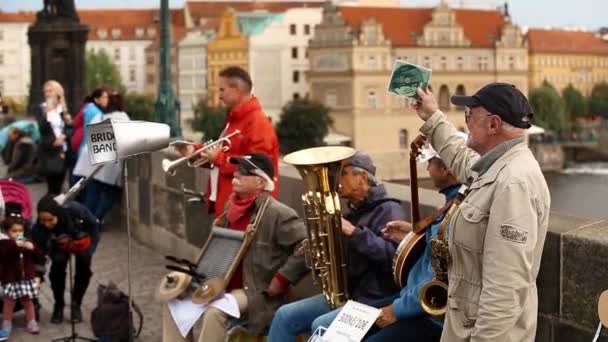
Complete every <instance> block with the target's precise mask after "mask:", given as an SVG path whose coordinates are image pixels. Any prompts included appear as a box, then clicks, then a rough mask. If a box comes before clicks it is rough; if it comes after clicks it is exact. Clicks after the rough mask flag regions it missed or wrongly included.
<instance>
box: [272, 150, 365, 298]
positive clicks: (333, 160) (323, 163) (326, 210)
mask: <svg viewBox="0 0 608 342" xmlns="http://www.w3.org/2000/svg"><path fill="white" fill-rule="evenodd" d="M355 152H356V151H355V150H354V149H352V148H350V147H343V146H326V147H315V148H309V149H305V150H300V151H296V152H293V153H290V154H288V155H286V156H285V158H283V160H284V161H285V162H286V163H288V164H292V165H294V166H295V167H296V168H297V169H298V171H299V172H300V175H301V176H302V179H303V180H304V187H305V190H304V194H303V195H302V202H303V203H304V212H305V216H306V226H307V231H308V251H307V256H308V257H309V258H310V260H311V264H312V265H311V268H312V275H313V279H314V280H315V282H316V281H317V280H318V279H320V280H321V285H322V287H323V294H324V295H325V299H326V301H327V303H328V304H329V306H331V307H332V308H337V307H340V306H342V305H343V304H345V303H346V301H347V300H348V297H349V294H348V284H347V273H346V262H345V259H346V257H345V255H344V246H343V241H342V216H341V212H340V198H339V197H338V188H339V186H340V173H341V172H342V162H343V161H344V160H346V159H347V158H350V157H351V156H352V155H353V154H355Z"/></svg>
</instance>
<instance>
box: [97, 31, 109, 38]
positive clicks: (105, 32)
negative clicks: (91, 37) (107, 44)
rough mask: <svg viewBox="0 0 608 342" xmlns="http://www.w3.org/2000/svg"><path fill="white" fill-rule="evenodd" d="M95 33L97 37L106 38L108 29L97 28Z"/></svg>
mask: <svg viewBox="0 0 608 342" xmlns="http://www.w3.org/2000/svg"><path fill="white" fill-rule="evenodd" d="M97 35H98V36H99V38H101V39H106V37H107V36H108V31H107V30H105V29H98V30H97Z"/></svg>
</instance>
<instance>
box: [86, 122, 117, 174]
mask: <svg viewBox="0 0 608 342" xmlns="http://www.w3.org/2000/svg"><path fill="white" fill-rule="evenodd" d="M87 139H88V142H87V143H88V148H89V158H90V159H91V164H93V165H95V164H100V163H108V162H114V161H117V160H118V152H117V151H116V137H115V136H114V128H113V127H112V122H111V121H110V120H106V121H104V122H100V123H97V124H92V125H88V126H87Z"/></svg>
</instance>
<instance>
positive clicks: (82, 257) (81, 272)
mask: <svg viewBox="0 0 608 342" xmlns="http://www.w3.org/2000/svg"><path fill="white" fill-rule="evenodd" d="M92 255H93V254H92V253H89V252H85V253H80V254H74V259H75V262H74V264H73V267H74V268H73V270H74V274H73V277H74V288H73V290H72V303H73V304H74V305H77V306H80V304H81V303H82V298H84V294H85V292H86V291H87V287H89V281H90V280H91V276H92V275H93V272H92V271H91V259H92ZM69 256H70V254H68V253H65V252H58V253H57V254H55V255H54V256H53V257H52V263H51V271H50V272H49V280H50V282H51V289H52V290H53V297H55V305H56V306H64V304H65V300H64V292H65V278H66V270H67V268H68V260H69Z"/></svg>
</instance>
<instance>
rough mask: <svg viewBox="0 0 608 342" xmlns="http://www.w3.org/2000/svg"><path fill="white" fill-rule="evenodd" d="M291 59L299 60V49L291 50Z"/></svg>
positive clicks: (293, 48)
mask: <svg viewBox="0 0 608 342" xmlns="http://www.w3.org/2000/svg"><path fill="white" fill-rule="evenodd" d="M291 58H292V59H298V48H297V47H292V48H291Z"/></svg>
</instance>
